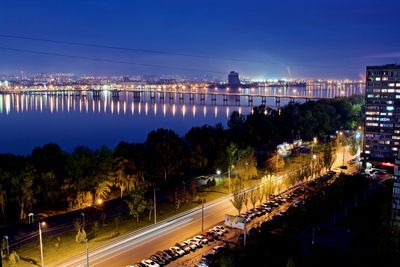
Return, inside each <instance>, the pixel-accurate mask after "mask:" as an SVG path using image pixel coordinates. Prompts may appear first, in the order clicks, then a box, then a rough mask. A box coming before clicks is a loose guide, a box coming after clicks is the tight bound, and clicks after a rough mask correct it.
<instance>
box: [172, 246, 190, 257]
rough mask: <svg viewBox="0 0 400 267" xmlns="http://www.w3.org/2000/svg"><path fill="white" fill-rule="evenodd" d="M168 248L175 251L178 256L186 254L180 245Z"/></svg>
mask: <svg viewBox="0 0 400 267" xmlns="http://www.w3.org/2000/svg"><path fill="white" fill-rule="evenodd" d="M170 250H171V251H173V252H175V253H177V254H178V255H179V256H183V255H185V254H186V251H184V250H183V249H181V248H180V247H177V246H175V247H171V248H170ZM189 251H190V249H189Z"/></svg>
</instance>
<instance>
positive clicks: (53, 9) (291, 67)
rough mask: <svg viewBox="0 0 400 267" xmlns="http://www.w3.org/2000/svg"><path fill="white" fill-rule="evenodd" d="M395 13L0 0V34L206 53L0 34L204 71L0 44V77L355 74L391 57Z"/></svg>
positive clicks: (268, 5) (370, 8) (338, 7)
mask: <svg viewBox="0 0 400 267" xmlns="http://www.w3.org/2000/svg"><path fill="white" fill-rule="evenodd" d="M399 10H400V1H398V0H386V1H378V0H304V1H299V0H281V1H268V0H259V1H255V0H246V1H244V0H243V1H236V0H231V1H225V0H158V1H155V0H143V1H128V0H126V1H123V0H57V1H55V0H40V1H32V0H25V1H23V0H1V2H0V12H1V16H0V34H13V35H22V36H29V37H37V38H47V39H54V40H62V41H72V42H86V43H96V44H104V45H112V46H123V47H131V48H142V49H149V50H161V51H166V52H172V53H185V54H192V55H204V56H207V57H211V58H212V59H204V58H196V57H184V56H167V55H161V54H148V53H138V52H129V51H117V50H110V49H103V48H92V47H80V46H70V45H62V44H51V43H45V42H37V41H28V40H18V39H7V38H2V37H0V47H3V48H4V47H6V48H14V49H15V48H17V49H30V50H34V51H42V52H50V53H62V54H68V55H74V56H86V57H95V58H106V59H112V60H118V61H128V62H133V63H139V64H155V65H165V66H173V67H182V68H195V69H200V70H204V72H203V71H183V70H179V69H168V68H160V67H143V66H135V65H128V64H117V63H105V62H93V61H86V60H78V59H69V58H59V57H52V56H44V55H34V54H29V53H21V52H16V51H7V50H2V49H0V58H1V60H0V74H1V73H7V74H9V73H15V72H19V71H25V72H27V73H37V72H73V73H78V74H85V73H86V74H89V73H94V74H151V73H154V74H183V75H188V76H193V77H194V76H202V75H208V76H217V77H220V78H223V77H225V74H224V73H227V72H228V71H230V70H237V71H239V72H240V73H241V74H242V76H247V77H249V78H281V77H287V78H295V77H305V78H354V79H358V78H361V76H362V75H363V73H364V69H365V65H371V64H383V63H396V62H397V63H398V62H399V57H400V34H398V32H399V29H400V16H399ZM226 58H234V59H239V60H237V61H232V60H225V59H226ZM206 70H207V71H208V72H206ZM222 73H223V74H222Z"/></svg>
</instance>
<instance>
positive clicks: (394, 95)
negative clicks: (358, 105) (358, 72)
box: [364, 65, 400, 166]
mask: <svg viewBox="0 0 400 267" xmlns="http://www.w3.org/2000/svg"><path fill="white" fill-rule="evenodd" d="M399 149H400V65H383V66H368V67H367V83H366V90H365V148H364V153H365V158H366V160H367V162H371V163H372V164H374V165H381V166H394V162H395V159H396V158H397V154H398V151H399Z"/></svg>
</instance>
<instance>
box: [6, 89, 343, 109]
mask: <svg viewBox="0 0 400 267" xmlns="http://www.w3.org/2000/svg"><path fill="white" fill-rule="evenodd" d="M104 91H105V90H102V89H87V90H76V89H51V90H49V89H33V90H32V89H25V90H3V91H0V94H23V95H57V96H68V97H76V98H86V97H88V94H91V96H92V97H93V99H100V97H101V94H102V93H103V92H104ZM106 91H108V92H110V94H111V97H112V100H114V101H118V100H119V99H120V95H121V94H123V95H124V96H125V97H129V96H131V97H133V100H134V101H137V102H139V101H141V99H143V98H147V99H150V101H151V102H156V101H157V100H158V101H160V102H162V103H164V102H165V101H169V102H170V103H172V102H174V101H176V100H178V101H179V103H184V102H185V101H189V102H190V104H193V103H194V102H195V100H199V101H200V104H205V102H206V99H208V100H210V99H211V104H212V105H217V103H223V105H226V106H228V103H229V102H230V101H231V102H232V101H233V102H234V103H235V105H237V106H240V105H243V104H247V105H248V106H253V103H254V102H255V100H256V99H257V100H258V101H257V102H258V103H260V104H261V105H266V104H267V99H274V100H275V106H276V108H277V109H279V108H280V107H281V100H282V99H285V100H288V101H289V103H294V102H296V100H300V101H311V100H319V99H331V98H332V97H327V96H323V95H322V94H321V95H313V94H312V91H311V93H310V94H309V95H300V94H299V95H296V94H277V93H259V92H251V91H252V90H250V89H248V90H243V89H242V91H241V92H229V91H221V90H214V89H196V90H192V89H190V90H171V89H112V90H106ZM249 91H250V92H249ZM340 95H341V94H340V93H339V94H334V96H340ZM342 96H343V95H342Z"/></svg>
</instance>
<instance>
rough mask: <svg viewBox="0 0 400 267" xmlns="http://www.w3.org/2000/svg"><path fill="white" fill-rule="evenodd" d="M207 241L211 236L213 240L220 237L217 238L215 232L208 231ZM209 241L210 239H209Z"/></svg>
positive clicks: (217, 235)
mask: <svg viewBox="0 0 400 267" xmlns="http://www.w3.org/2000/svg"><path fill="white" fill-rule="evenodd" d="M207 236H208V237H207V239H209V237H210V236H211V237H212V238H213V240H214V239H220V236H219V234H217V233H215V232H213V231H208V232H207ZM209 240H210V239H209Z"/></svg>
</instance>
